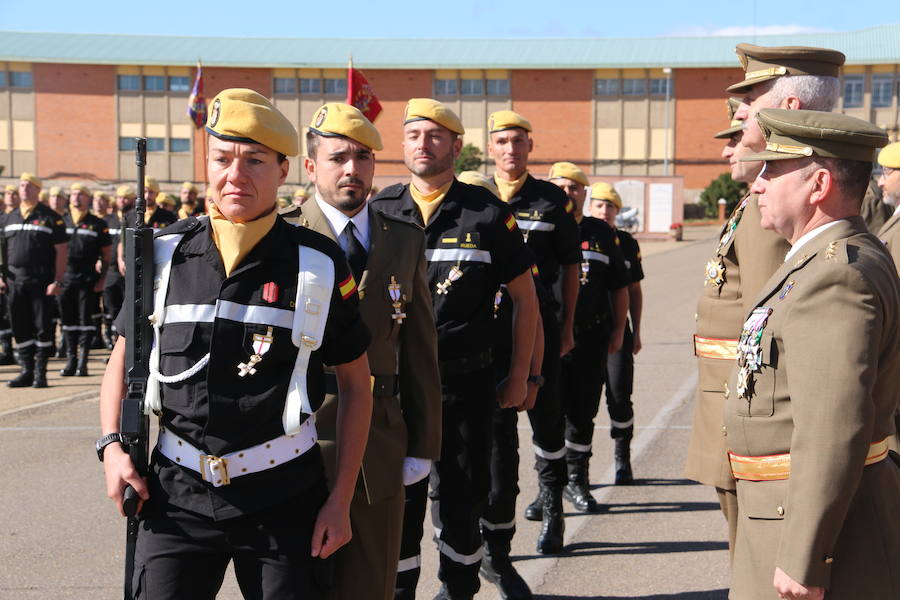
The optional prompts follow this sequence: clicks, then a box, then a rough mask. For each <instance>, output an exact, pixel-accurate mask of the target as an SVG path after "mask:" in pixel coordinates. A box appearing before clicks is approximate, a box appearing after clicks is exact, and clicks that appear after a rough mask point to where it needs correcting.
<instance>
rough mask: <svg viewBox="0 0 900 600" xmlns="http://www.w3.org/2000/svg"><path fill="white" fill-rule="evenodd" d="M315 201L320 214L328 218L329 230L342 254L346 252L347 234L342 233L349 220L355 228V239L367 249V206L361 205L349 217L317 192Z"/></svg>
mask: <svg viewBox="0 0 900 600" xmlns="http://www.w3.org/2000/svg"><path fill="white" fill-rule="evenodd" d="M316 203H317V204H318V205H319V209H320V210H321V211H322V214H324V215H325V218H326V219H328V225H329V226H330V227H331V231H333V232H334V237H335V238H337V241H338V244H340V246H341V249H342V250H343V251H344V254H346V253H347V236H345V235H344V229H345V228H346V227H347V223H349V222H350V221H353V226H354V227H355V228H356V239H357V240H359V243H360V244H362V246H363V248H365V249H366V252H368V251H369V209H368V207H367V206H363V209H362V210H361V211H359V212H358V213H356V214H355V215H353V218H350V217H348V216H347V215H345V214H344V213H342V212H341V211H339V210H338V209H336V208H335V207H333V206H332V205H330V204H328V203H327V202H325V201H324V200H322V198H321V197H319V194H318V193H316Z"/></svg>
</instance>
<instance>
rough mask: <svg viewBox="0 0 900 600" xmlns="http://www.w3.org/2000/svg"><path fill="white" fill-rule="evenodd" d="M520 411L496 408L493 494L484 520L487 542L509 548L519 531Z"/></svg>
mask: <svg viewBox="0 0 900 600" xmlns="http://www.w3.org/2000/svg"><path fill="white" fill-rule="evenodd" d="M518 424H519V413H518V412H517V411H516V409H514V408H500V407H499V406H495V407H494V411H493V416H492V417H491V428H492V429H493V442H492V443H491V493H490V495H489V496H488V504H487V508H485V510H484V516H483V517H482V519H481V533H482V535H483V536H484V541H485V543H486V544H487V545H489V546H492V547H493V548H495V550H494V551H493V552H492V553H497V551H498V550H502V549H505V550H506V551H507V552H508V551H509V547H510V544H511V542H512V539H513V536H514V535H515V534H516V498H518V496H519V430H518Z"/></svg>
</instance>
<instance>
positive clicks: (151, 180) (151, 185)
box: [144, 175, 159, 194]
mask: <svg viewBox="0 0 900 600" xmlns="http://www.w3.org/2000/svg"><path fill="white" fill-rule="evenodd" d="M144 189H145V190H150V191H151V192H156V193H157V194H158V193H159V182H158V181H156V178H155V177H150V176H149V175H145V176H144Z"/></svg>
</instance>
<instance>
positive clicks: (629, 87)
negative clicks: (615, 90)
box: [622, 79, 647, 96]
mask: <svg viewBox="0 0 900 600" xmlns="http://www.w3.org/2000/svg"><path fill="white" fill-rule="evenodd" d="M622 93H623V94H624V95H626V96H643V95H644V94H646V93H647V80H646V79H623V80H622Z"/></svg>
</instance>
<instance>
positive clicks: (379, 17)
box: [0, 0, 900, 38]
mask: <svg viewBox="0 0 900 600" xmlns="http://www.w3.org/2000/svg"><path fill="white" fill-rule="evenodd" d="M890 5H891V2H889V1H887V0H880V1H871V0H855V1H853V2H847V1H846V0H844V1H834V0H821V1H819V2H813V3H804V2H785V1H783V0H780V1H776V0H755V1H754V0H744V1H741V0H738V1H737V2H731V3H729V2H723V1H721V0H718V1H715V2H713V1H707V0H700V1H684V0H682V1H680V2H679V1H671V0H669V1H658V0H649V1H648V0H645V1H643V2H641V1H640V0H637V1H634V0H632V1H631V2H623V1H621V0H619V1H617V2H609V1H606V0H594V1H592V2H591V1H586V0H569V1H562V2H560V1H551V2H535V1H533V0H480V1H476V0H451V1H450V2H447V3H443V4H441V3H439V2H435V1H433V0H431V1H429V0H424V1H423V0H419V1H418V2H390V1H386V0H380V1H379V0H368V1H365V2H362V1H359V0H343V1H342V2H335V1H333V0H324V1H315V2H311V1H309V0H299V1H298V0H261V1H256V2H254V1H248V0H240V1H237V0H205V1H200V2H197V1H196V0H195V1H193V2H191V1H190V0H179V1H174V0H130V1H129V0H117V1H115V2H109V1H104V2H92V1H90V0H87V1H82V2H78V1H72V0H64V1H62V0H37V1H25V0H0V30H13V31H48V32H77V33H141V34H161V35H206V36H246V37H388V38H446V37H478V38H510V37H656V36H680V35H689V36H698V35H700V36H704V35H732V34H734V35H752V34H753V33H754V32H755V33H757V34H766V33H792V32H810V31H849V30H854V29H862V28H865V27H871V26H873V25H878V24H881V23H884V22H898V21H900V13H897V12H895V11H891V10H890V9H889V8H888V7H889V6H890ZM850 7H852V8H850ZM331 10H333V11H334V12H333V14H332V13H330V12H329V11H331Z"/></svg>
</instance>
